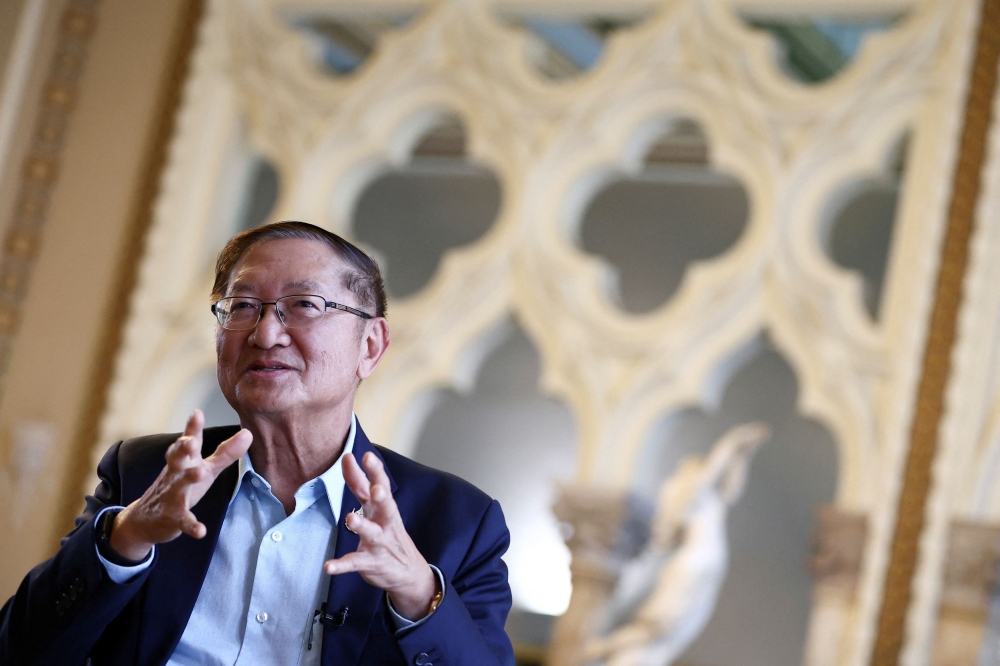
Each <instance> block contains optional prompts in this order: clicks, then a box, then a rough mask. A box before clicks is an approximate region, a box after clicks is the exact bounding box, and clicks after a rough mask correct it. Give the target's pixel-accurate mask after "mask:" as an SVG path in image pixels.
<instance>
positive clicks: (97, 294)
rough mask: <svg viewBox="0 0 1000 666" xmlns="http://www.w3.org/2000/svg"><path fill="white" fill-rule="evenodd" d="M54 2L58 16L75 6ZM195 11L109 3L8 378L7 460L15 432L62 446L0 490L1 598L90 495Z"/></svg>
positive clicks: (1, 415) (174, 1) (24, 126)
mask: <svg viewBox="0 0 1000 666" xmlns="http://www.w3.org/2000/svg"><path fill="white" fill-rule="evenodd" d="M51 4H52V5H55V7H54V8H53V13H54V15H55V18H56V19H58V13H59V11H61V9H62V7H63V6H64V4H63V2H52V3H51ZM186 6H187V3H185V2H184V1H183V0H103V1H102V2H101V3H100V4H99V6H98V27H97V32H96V33H95V34H94V36H93V38H92V41H91V47H90V55H89V60H88V62H87V65H86V69H85V71H84V74H83V78H82V80H81V83H80V93H79V97H78V101H77V105H76V109H75V111H74V113H73V116H72V118H71V120H70V126H69V132H68V135H67V141H66V144H65V149H64V153H63V157H62V166H61V170H60V177H59V182H58V184H57V186H56V189H55V192H54V195H53V198H52V200H51V203H50V209H49V215H48V220H47V224H46V229H45V232H44V235H43V243H42V246H41V251H40V253H39V255H38V257H37V261H36V265H35V268H34V273H33V277H32V280H31V284H30V288H29V292H28V296H27V300H26V302H25V303H24V306H23V311H22V314H23V323H22V326H21V329H20V333H19V334H18V337H17V338H16V341H15V346H14V355H13V358H12V361H11V365H10V367H9V370H8V372H7V375H6V377H4V379H3V386H4V392H3V398H2V403H0V436H2V440H0V441H3V443H4V447H3V449H0V453H5V454H6V455H4V456H3V457H0V463H4V464H8V465H9V458H10V455H9V453H10V450H11V447H10V443H11V442H10V440H11V433H12V432H13V430H14V428H15V427H16V426H17V425H18V424H23V423H25V422H42V423H47V424H51V426H52V427H53V428H54V432H55V442H54V445H53V447H52V449H51V451H50V453H49V455H48V456H47V459H46V460H45V463H44V465H45V466H44V472H43V473H42V474H41V475H40V477H39V478H40V479H41V480H39V481H38V482H36V483H33V484H31V485H30V491H29V493H27V496H26V497H24V498H23V499H22V500H21V501H20V502H18V501H17V498H18V497H19V496H22V493H20V492H18V489H17V486H16V485H14V484H13V483H12V482H11V481H9V480H8V481H7V483H8V484H10V485H12V487H11V488H8V489H6V490H5V491H4V492H2V493H0V533H2V534H4V538H3V539H0V598H6V597H7V596H8V595H10V594H12V593H13V592H14V590H15V589H16V586H17V585H18V583H19V581H20V579H21V578H22V577H23V576H24V574H25V573H26V572H27V571H28V570H29V569H30V568H31V567H32V566H33V565H34V564H36V563H37V562H39V561H41V560H42V559H44V558H45V557H47V556H49V555H50V554H51V553H52V552H53V551H54V550H55V547H56V545H57V544H56V540H55V535H56V534H57V533H58V531H59V530H60V529H62V528H63V527H64V526H62V525H60V523H61V522H62V520H63V517H62V516H61V515H59V514H60V509H61V507H62V505H63V501H64V500H63V498H64V496H65V494H66V493H71V494H78V489H77V488H75V487H73V486H74V485H75V481H74V479H76V478H78V475H77V474H76V473H75V472H74V470H72V469H70V466H71V464H72V461H74V460H76V459H79V458H80V456H79V453H78V452H77V451H74V438H75V435H76V433H77V431H78V428H79V427H80V423H81V421H82V420H83V413H82V411H83V409H84V406H85V402H86V398H87V393H88V391H89V389H90V386H91V381H92V380H91V378H92V374H93V372H94V368H93V365H94V359H95V354H96V352H97V350H98V349H99V346H100V341H101V337H102V336H103V335H104V334H105V332H106V331H105V329H104V328H103V321H104V319H105V313H106V312H107V311H108V308H109V306H110V305H111V304H110V303H109V302H108V300H109V295H110V294H111V293H112V290H113V288H114V283H115V279H116V277H117V275H118V271H119V261H120V257H119V254H120V250H121V248H122V246H123V241H124V239H125V237H126V232H127V230H128V228H129V224H130V223H131V221H132V219H133V217H134V209H135V206H136V197H137V192H138V188H139V185H140V183H141V182H142V178H143V175H144V173H143V172H144V169H143V166H144V164H145V163H146V161H147V159H148V154H149V150H150V142H151V140H152V136H151V135H152V130H153V128H154V126H155V125H154V122H155V120H156V119H157V117H158V116H157V112H158V110H159V108H160V99H161V91H162V87H163V85H164V79H165V75H166V73H167V72H168V71H169V70H168V65H169V64H170V62H171V54H172V48H173V46H174V37H175V31H176V29H177V26H178V24H179V21H180V20H181V18H182V14H183V11H184V9H185V7H186ZM0 46H2V45H0ZM50 56H51V45H49V51H47V52H46V54H44V57H42V55H40V56H39V58H37V59H36V60H37V62H36V64H35V67H36V69H37V68H40V70H41V71H42V73H43V75H44V72H45V71H47V68H48V65H49V62H48V61H49V59H50ZM36 95H37V92H36ZM35 101H36V100H35V99H30V100H28V101H27V102H26V105H25V106H26V107H27V106H29V105H30V106H32V107H33V106H34V103H35ZM27 115H29V116H30V115H33V113H31V114H27ZM32 125H33V119H32V118H30V117H28V118H22V119H21V122H20V127H19V133H22V136H23V133H25V132H30V130H31V126H32ZM16 157H19V158H23V155H20V156H16ZM19 162H20V159H19V160H18V163H19ZM80 504H81V506H82V498H81V500H80ZM18 516H21V517H22V519H21V520H20V521H18V519H17V517H18ZM24 516H30V518H29V519H23V517H24Z"/></svg>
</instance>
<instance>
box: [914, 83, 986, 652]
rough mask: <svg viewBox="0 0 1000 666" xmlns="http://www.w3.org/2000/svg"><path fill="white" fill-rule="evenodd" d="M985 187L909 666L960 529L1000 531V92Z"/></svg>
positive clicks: (923, 551)
mask: <svg viewBox="0 0 1000 666" xmlns="http://www.w3.org/2000/svg"><path fill="white" fill-rule="evenodd" d="M993 114H994V115H993V118H992V123H991V129H990V134H989V145H988V146H987V147H986V161H985V163H984V167H983V173H982V177H981V181H980V188H981V191H980V197H979V202H978V207H977V209H976V214H975V225H976V226H975V230H974V233H973V237H972V241H971V247H970V254H969V266H968V269H967V272H966V275H965V283H964V294H963V305H962V308H961V311H960V313H959V321H958V338H957V342H956V344H955V348H954V349H953V350H952V368H951V376H950V377H949V379H948V389H947V394H946V396H945V413H944V417H943V419H942V422H941V427H940V429H939V431H938V443H939V444H938V447H939V450H938V456H937V459H936V460H935V461H934V469H933V486H932V492H931V495H930V498H929V501H928V507H927V513H926V516H925V520H926V527H925V529H924V534H923V537H922V539H921V544H920V560H919V563H918V570H917V575H916V578H915V581H914V603H913V605H912V606H911V609H910V613H909V616H908V618H907V633H908V635H909V636H910V637H911V638H910V642H909V645H908V647H909V649H908V650H907V652H906V653H905V654H904V659H905V661H904V662H903V663H905V664H906V666H924V665H926V664H928V663H930V662H929V659H930V648H931V647H932V646H931V641H932V640H933V637H934V634H935V623H936V621H937V619H938V616H939V613H940V606H941V599H942V593H943V590H944V585H945V580H946V576H945V571H946V565H947V564H948V563H947V558H946V555H947V553H948V550H947V549H948V530H949V528H950V527H951V526H952V524H953V523H954V522H955V521H962V522H969V523H974V524H980V525H982V526H984V528H985V527H988V526H996V525H998V524H1000V262H997V257H998V256H1000V91H997V94H996V95H995V97H994V100H993Z"/></svg>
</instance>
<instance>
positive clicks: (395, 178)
mask: <svg viewBox="0 0 1000 666" xmlns="http://www.w3.org/2000/svg"><path fill="white" fill-rule="evenodd" d="M501 200H502V188H501V185H500V181H499V179H498V178H497V176H496V175H495V174H494V172H493V171H492V170H491V169H490V168H488V167H486V166H484V165H482V164H479V163H477V162H474V161H472V160H470V159H469V158H468V156H467V154H466V138H465V129H464V127H463V126H462V123H461V122H460V121H459V120H458V119H457V118H455V117H447V118H445V119H443V120H442V121H441V122H440V123H439V124H437V125H435V126H434V127H433V128H432V129H431V130H430V131H428V132H427V133H426V134H425V135H424V136H423V138H422V139H420V140H419V141H418V142H417V143H416V146H415V148H414V149H413V151H412V153H411V158H410V160H409V161H408V162H407V163H406V164H404V165H402V166H399V167H397V168H393V169H391V170H390V171H388V172H386V173H383V174H382V175H380V176H379V177H377V178H376V179H375V180H373V181H372V182H371V183H370V184H369V185H368V186H367V187H366V188H365V189H364V191H363V192H362V193H361V195H360V196H359V197H358V199H357V201H356V203H355V206H354V216H353V220H354V223H353V229H354V235H355V237H356V238H357V239H358V240H359V241H361V242H362V243H364V244H365V245H366V246H367V247H370V248H373V249H374V250H375V252H376V254H377V255H378V256H379V258H380V262H381V263H382V268H383V271H384V273H385V279H386V288H387V289H388V291H389V294H390V296H393V297H397V298H400V297H406V296H411V295H413V294H416V293H417V292H419V291H420V290H421V289H423V288H424V287H425V286H426V285H427V284H428V282H430V280H431V278H432V277H433V276H434V274H435V273H436V272H437V269H438V266H439V265H440V263H441V259H442V257H443V255H444V254H445V253H446V252H448V251H449V250H452V249H456V248H460V247H464V246H468V245H470V244H472V243H474V242H476V241H477V240H479V239H480V238H482V236H483V235H484V234H486V232H487V231H488V230H489V229H490V227H491V226H492V225H493V223H494V222H495V220H496V218H497V214H498V213H499V210H500V204H501Z"/></svg>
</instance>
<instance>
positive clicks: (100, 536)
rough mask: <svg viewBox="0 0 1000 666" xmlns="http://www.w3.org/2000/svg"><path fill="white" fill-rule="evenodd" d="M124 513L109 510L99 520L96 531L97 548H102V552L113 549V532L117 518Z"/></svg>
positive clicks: (118, 510)
mask: <svg viewBox="0 0 1000 666" xmlns="http://www.w3.org/2000/svg"><path fill="white" fill-rule="evenodd" d="M122 511H123V509H108V510H107V511H105V512H104V513H102V514H101V517H100V518H99V519H98V520H97V524H96V525H95V526H94V531H95V536H96V537H97V547H98V548H101V549H102V551H103V549H105V548H110V547H111V530H113V529H114V528H115V516H117V515H118V514H119V513H121V512H122ZM102 554H103V552H102Z"/></svg>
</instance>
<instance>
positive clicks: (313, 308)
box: [212, 294, 372, 331]
mask: <svg viewBox="0 0 1000 666" xmlns="http://www.w3.org/2000/svg"><path fill="white" fill-rule="evenodd" d="M265 305H273V306H274V311H275V313H277V315H278V320H279V321H281V323H282V324H284V325H285V326H287V327H288V328H305V327H307V326H312V325H313V324H315V323H316V322H317V321H318V320H319V319H320V317H322V316H323V315H324V314H326V311H327V310H341V311H343V312H350V313H351V314H352V315H356V316H358V317H361V318H362V319H371V318H372V316H371V315H370V314H368V313H367V312H364V311H362V310H358V309H356V308H352V307H350V306H349V305H341V304H340V303H334V302H333V301H328V300H326V299H325V298H323V297H322V296H315V295H312V294H295V295H292V296H282V297H281V298H279V299H278V300H276V301H262V300H260V299H259V298H254V297H253V296H228V297H226V298H220V299H219V300H218V301H216V302H215V303H214V304H213V305H212V314H214V315H215V317H216V318H217V319H218V320H219V326H221V327H222V328H224V329H226V330H227V331H248V330H250V329H252V328H255V327H256V326H257V324H258V323H259V322H260V319H261V317H263V316H264V306H265Z"/></svg>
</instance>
